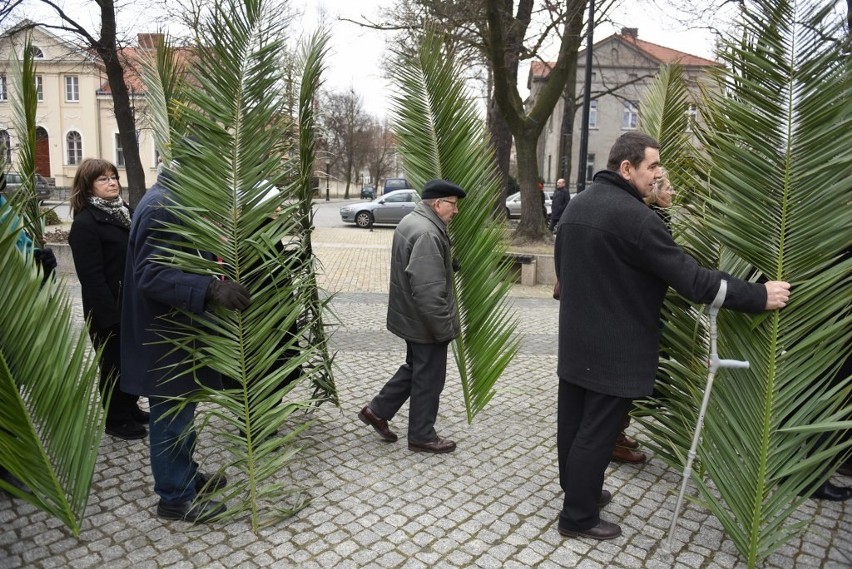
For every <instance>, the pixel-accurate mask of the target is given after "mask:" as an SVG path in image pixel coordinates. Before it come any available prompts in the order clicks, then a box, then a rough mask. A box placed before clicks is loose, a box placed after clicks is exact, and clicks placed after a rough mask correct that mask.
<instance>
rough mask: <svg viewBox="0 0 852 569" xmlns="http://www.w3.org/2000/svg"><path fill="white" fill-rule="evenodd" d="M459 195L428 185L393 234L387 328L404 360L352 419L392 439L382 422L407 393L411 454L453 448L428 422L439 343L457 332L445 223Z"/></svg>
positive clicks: (443, 371)
mask: <svg viewBox="0 0 852 569" xmlns="http://www.w3.org/2000/svg"><path fill="white" fill-rule="evenodd" d="M464 196H465V192H464V190H462V189H461V188H460V187H458V186H457V185H455V184H452V183H450V182H447V181H445V180H432V181H431V182H428V183H427V184H426V185H425V186H423V192H422V193H421V197H422V198H423V201H421V202H420V203H419V204H417V207H415V208H414V211H412V212H411V213H410V214H408V215H407V216H405V217H404V218H403V220H402V221H401V222H400V224H399V226H398V227H397V228H396V231H395V232H394V235H393V246H392V249H391V274H390V296H389V299H388V320H387V327H388V330H390V331H391V332H393V333H394V334H396V335H397V336H399V337H400V338H402V339H403V340H405V344H406V355H405V363H404V364H403V365H401V366H400V368H399V370H398V371H397V372H396V373H395V374H394V376H393V377H392V378H390V380H389V381H388V382H387V383H386V384H385V386H384V387H383V388H382V390H381V391H380V392H379V394H378V395H376V397H374V398H373V400H372V401H371V402H370V404H369V405H367V406H366V407H364V408H363V409H362V410H361V412H360V413H358V418H359V419H361V421H363V422H364V423H365V424H367V425H370V426H372V427H373V428H374V429H375V430H376V432H378V433H379V435H380V436H381V437H382V438H383V439H384V440H386V441H389V442H396V440H397V436H396V434H395V433H394V432H393V431H391V430H390V428H389V427H388V420H390V419H393V417H394V415H396V413H397V411H399V409H400V407H402V405H403V403H405V401H406V400H407V399H409V398H410V399H411V403H410V405H409V413H408V448H409V450H413V451H422V452H432V453H444V452H453V451H454V450H455V448H456V443H454V442H453V441H449V440H446V439H442V438H440V437H439V436H438V434H437V433H436V432H435V419H436V418H437V416H438V403H439V400H440V398H441V391H443V389H444V381H445V379H446V376H447V345H448V344H449V343H450V340H452V339H453V338H455V337H456V336H458V333H459V321H458V318H457V317H456V299H455V295H454V294H453V260H452V257H451V256H450V238H449V235H448V234H447V225H448V224H449V223H450V220H452V219H453V217H454V216H455V215H456V213H457V212H458V200H459V199H461V198H463V197H464Z"/></svg>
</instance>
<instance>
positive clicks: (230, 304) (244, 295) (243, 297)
mask: <svg viewBox="0 0 852 569" xmlns="http://www.w3.org/2000/svg"><path fill="white" fill-rule="evenodd" d="M207 300H208V301H209V302H215V303H216V304H220V305H222V306H224V307H225V308H227V309H228V310H239V311H240V312H242V311H243V310H245V309H246V308H248V307H249V305H250V304H251V297H250V296H249V292H248V290H247V289H246V287H244V286H243V285H241V284H238V283H235V282H231V281H220V280H219V279H213V281H212V282H211V283H210V286H209V287H207Z"/></svg>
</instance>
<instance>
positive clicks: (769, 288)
mask: <svg viewBox="0 0 852 569" xmlns="http://www.w3.org/2000/svg"><path fill="white" fill-rule="evenodd" d="M764 286H765V287H766V310H777V309H779V308H784V307H785V306H787V300H788V299H789V298H790V283H788V282H785V281H767V282H766V283H764Z"/></svg>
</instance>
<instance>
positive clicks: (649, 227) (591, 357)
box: [554, 170, 766, 398]
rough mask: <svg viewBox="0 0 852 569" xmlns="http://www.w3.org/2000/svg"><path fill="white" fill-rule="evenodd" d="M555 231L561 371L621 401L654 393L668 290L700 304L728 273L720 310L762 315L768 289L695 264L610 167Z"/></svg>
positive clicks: (567, 377) (569, 209)
mask: <svg viewBox="0 0 852 569" xmlns="http://www.w3.org/2000/svg"><path fill="white" fill-rule="evenodd" d="M558 227H559V229H558V231H557V234H556V250H555V258H554V260H555V263H556V274H557V276H558V278H559V282H560V284H561V287H562V290H561V296H560V303H559V362H558V364H557V374H558V375H559V378H560V379H562V380H565V381H568V382H570V383H573V384H575V385H579V386H580V387H583V388H586V389H589V390H591V391H596V392H598V393H604V394H606V395H614V396H617V397H625V398H637V397H642V396H645V395H649V394H650V393H651V391H652V389H653V386H654V376H655V373H656V370H657V364H658V360H659V356H658V352H659V341H660V309H661V308H662V305H663V300H664V298H665V295H666V289H667V288H668V287H669V286H671V287H672V288H674V289H675V290H676V291H677V292H679V293H680V294H682V295H683V296H685V297H686V298H688V299H689V300H691V301H692V302H700V303H705V304H706V303H710V302H712V301H713V299H714V298H715V296H716V292H717V291H718V290H719V283H720V281H721V279H722V278H725V279H727V280H728V294H727V297H726V300H725V304H724V306H725V307H726V308H731V309H734V310H740V311H744V312H760V311H762V310H763V309H764V308H765V307H766V287H765V286H764V285H761V284H755V283H748V282H745V281H743V280H740V279H736V278H733V277H731V276H730V275H726V274H725V273H722V272H720V271H713V270H709V269H704V268H702V267H700V266H699V265H698V263H697V262H696V261H695V259H693V258H692V257H690V256H689V255H687V254H686V253H684V252H683V250H682V249H681V248H680V247H678V245H677V244H676V243H675V242H674V240H673V239H672V237H671V235H670V234H669V232H668V229H667V227H666V224H665V223H664V222H663V221H662V219H660V216H658V215H657V214H656V213H654V212H653V211H652V210H651V208H649V207H648V206H646V205H645V203H644V202H643V201H642V198H641V197H640V196H639V194H638V193H637V192H636V190H635V189H633V187H632V186H630V184H628V183H627V182H626V181H625V180H624V179H623V178H622V177H621V176H619V175H618V173H616V172H612V171H609V170H604V171H601V172H598V173H597V174H596V175H595V178H594V183H593V184H592V185H591V186H589V188H588V189H586V190H585V191H583V192H581V193H579V194H578V195H577V196H575V197H574V198H572V199H571V201H570V202H569V203H568V206H567V207H566V208H565V212H564V213H563V214H562V219H561V220H560V222H559V226H558Z"/></svg>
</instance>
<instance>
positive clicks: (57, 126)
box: [0, 27, 157, 188]
mask: <svg viewBox="0 0 852 569" xmlns="http://www.w3.org/2000/svg"><path fill="white" fill-rule="evenodd" d="M27 33H31V34H32V42H31V43H32V51H33V54H34V56H35V64H36V70H35V72H36V90H37V92H38V108H37V110H36V157H35V162H36V172H38V173H39V174H41V175H42V176H44V177H45V178H47V179H48V180H52V181H53V182H54V184H55V185H56V187H60V188H61V187H70V186H71V183H72V180H73V179H74V173H75V172H76V170H77V166H78V165H79V164H80V162H81V161H82V160H83V159H84V158H103V159H105V160H109V161H110V162H113V163H114V164H116V165H117V166H118V170H119V174H120V175H121V177H122V180H126V179H127V177H126V172H125V170H124V152H123V150H122V147H121V141H120V139H119V135H118V125H117V123H116V120H115V115H114V112H113V102H112V95H111V92H110V89H109V85H108V82H107V77H106V72H105V70H104V67H103V64H102V63H101V61H100V59H99V58H98V57H97V56H96V55H94V54H92V53H90V52H88V51H86V50H83V49H81V48H79V47H78V46H75V45H73V44H70V43H68V42H66V41H64V40H62V39H61V38H59V37H58V36H56V35H53V34H51V33H49V32H48V31H46V30H44V29H43V28H40V27H36V28H33V29H32V30H31V31H29V32H24V31H21V30H20V27H17V28H13V29H11V30H9V31H7V32H6V33H4V34H3V35H2V36H0V148H2V151H3V153H4V155H3V156H0V160H5V161H6V162H9V163H11V166H9V167H8V168H10V169H13V170H14V169H16V168H17V147H18V135H17V133H16V132H15V129H14V125H13V119H12V117H13V115H12V103H13V101H14V98H15V97H16V96H17V94H16V89H15V85H14V83H15V81H14V73H13V69H14V66H15V59H16V58H17V59H20V57H21V50H22V49H23V45H24V41H25V38H26V35H27ZM156 37H157V36H156V34H140V36H139V40H140V47H139V49H135V48H126V49H124V50H122V52H121V56H122V57H124V58H126V60H127V61H126V62H125V63H126V65H125V68H126V69H127V71H126V72H125V81H126V83H127V85H128V87H129V88H130V97H131V105H132V106H133V110H134V113H135V115H136V127H137V137H138V141H139V152H140V156H141V159H142V165H143V166H144V168H145V182H146V184H145V185H146V187H147V186H149V185H151V184H152V183H153V182H154V180H155V179H156V169H157V156H156V153H155V150H154V140H153V137H152V136H151V133H150V131H148V130H147V129H146V128H144V125H145V123H146V121H145V118H144V112H145V94H144V89H143V88H142V87H141V81H140V80H139V78H138V76H137V75H136V74H135V72H134V71H133V69H134V68H135V66H134V62H135V60H136V58H137V57H138V55H139V52H140V51H143V50H145V49H151V48H154V47H156V43H155V42H154V41H153V40H156ZM152 38H153V40H152ZM142 44H145V45H142Z"/></svg>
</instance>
